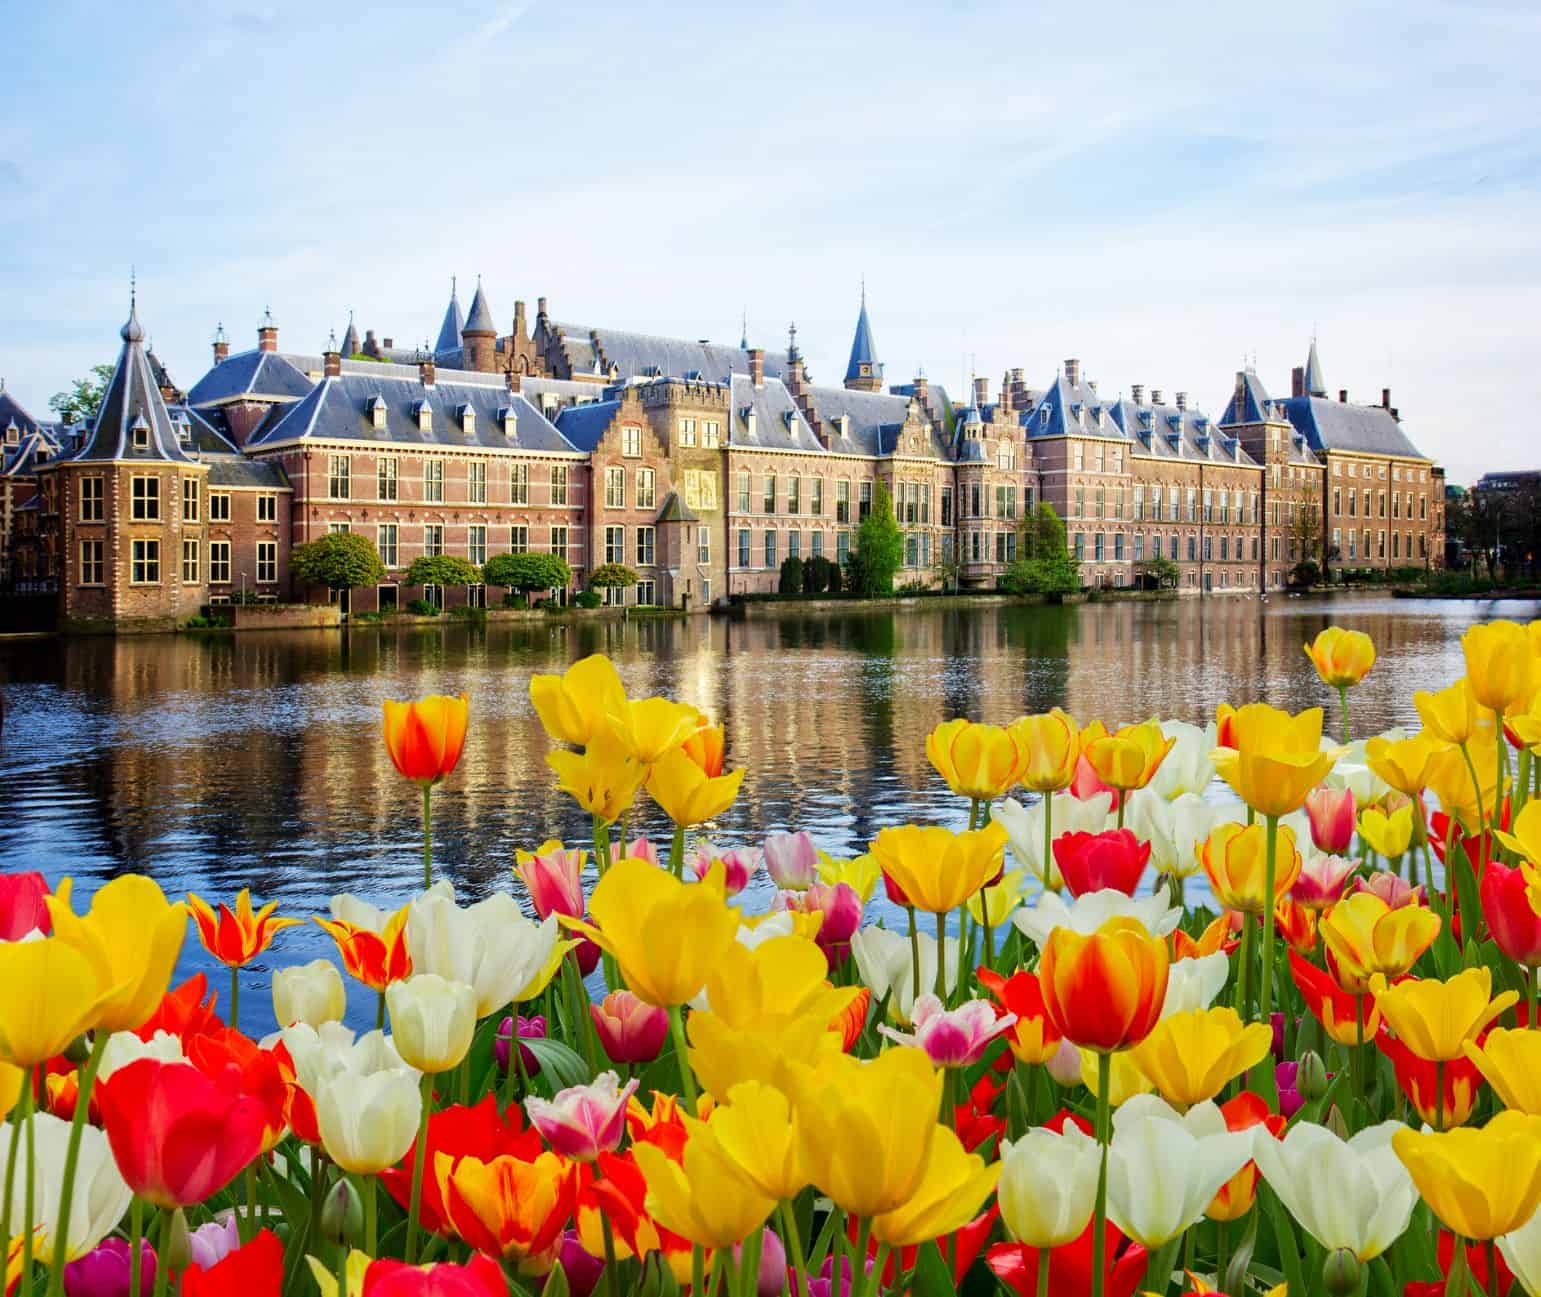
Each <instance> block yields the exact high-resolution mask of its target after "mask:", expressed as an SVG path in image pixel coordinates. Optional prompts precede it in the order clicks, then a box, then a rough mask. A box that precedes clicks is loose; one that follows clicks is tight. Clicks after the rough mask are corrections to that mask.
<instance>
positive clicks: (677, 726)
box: [607, 698, 701, 765]
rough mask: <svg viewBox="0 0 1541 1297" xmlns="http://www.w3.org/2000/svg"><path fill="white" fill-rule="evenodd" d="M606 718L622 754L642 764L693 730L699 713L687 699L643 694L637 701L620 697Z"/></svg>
mask: <svg viewBox="0 0 1541 1297" xmlns="http://www.w3.org/2000/svg"><path fill="white" fill-rule="evenodd" d="M607 719H608V721H609V725H610V735H611V737H612V738H613V739H614V740H615V742H617V743H619V744H620V745H621V747H622V748H623V749H624V750H625V752H626V754H627V755H628V756H633V757H636V759H637V760H638V761H640V762H642V764H643V765H652V764H653V762H655V761H657V760H658V758H659V757H661V756H663V754H664V753H665V752H672V751H673V750H674V749H675V748H677V747H679V746H681V745H682V744H683V743H684V742H685V740H686V739H688V738H689V737H690V736H691V735H692V734H694V733H695V732H696V729H697V727H698V726H699V725H700V723H701V713H700V712H698V711H697V710H696V709H695V708H694V707H692V706H691V705H690V704H689V703H677V702H675V701H674V700H673V699H670V698H643V699H640V700H639V701H637V702H628V701H627V700H626V699H624V698H622V699H621V701H620V703H619V705H618V706H617V707H616V709H615V710H614V711H612V712H611V713H610V714H609V716H608V718H607Z"/></svg>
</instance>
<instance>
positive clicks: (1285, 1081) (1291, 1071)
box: [1273, 1063, 1306, 1120]
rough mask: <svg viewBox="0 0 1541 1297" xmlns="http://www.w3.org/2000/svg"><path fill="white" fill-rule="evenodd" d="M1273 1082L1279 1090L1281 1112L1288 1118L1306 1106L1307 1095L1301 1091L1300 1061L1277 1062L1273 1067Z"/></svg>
mask: <svg viewBox="0 0 1541 1297" xmlns="http://www.w3.org/2000/svg"><path fill="white" fill-rule="evenodd" d="M1273 1084H1274V1089H1275V1090H1277V1091H1278V1092H1279V1113H1280V1115H1281V1116H1283V1117H1284V1118H1285V1119H1286V1120H1288V1119H1289V1118H1291V1117H1293V1116H1294V1115H1295V1114H1296V1113H1297V1112H1299V1111H1300V1110H1301V1109H1302V1108H1303V1107H1305V1104H1306V1099H1305V1096H1304V1095H1303V1094H1301V1093H1300V1064H1299V1063H1279V1064H1277V1065H1276V1066H1275V1067H1274V1069H1273Z"/></svg>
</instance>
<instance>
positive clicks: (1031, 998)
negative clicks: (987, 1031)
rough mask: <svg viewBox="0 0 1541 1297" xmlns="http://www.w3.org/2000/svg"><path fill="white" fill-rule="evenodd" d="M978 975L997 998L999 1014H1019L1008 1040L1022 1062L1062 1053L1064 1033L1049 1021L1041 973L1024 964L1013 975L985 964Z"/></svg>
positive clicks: (1048, 1058)
mask: <svg viewBox="0 0 1541 1297" xmlns="http://www.w3.org/2000/svg"><path fill="white" fill-rule="evenodd" d="M975 976H976V977H978V979H979V984H980V985H981V986H982V987H984V988H985V990H987V991H989V992H990V994H991V995H992V996H993V997H994V998H995V1003H996V1006H997V1007H996V1010H995V1012H996V1015H997V1016H1001V1015H1004V1014H1007V1013H1014V1014H1015V1015H1016V1018H1017V1021H1016V1023H1015V1025H1014V1026H1013V1027H1012V1029H1011V1034H1010V1035H1008V1036H1007V1037H1006V1043H1007V1044H1008V1045H1010V1046H1011V1052H1012V1053H1013V1054H1015V1055H1016V1057H1017V1061H1018V1062H1021V1063H1028V1064H1032V1063H1047V1062H1048V1061H1049V1060H1050V1059H1051V1058H1053V1057H1054V1055H1055V1054H1057V1053H1059V1042H1060V1034H1059V1032H1058V1031H1057V1030H1056V1029H1055V1026H1054V1024H1053V1023H1052V1022H1050V1021H1049V1015H1048V1012H1047V1011H1046V1009H1045V1007H1044V998H1043V987H1042V984H1041V983H1040V982H1039V980H1038V974H1037V973H1033V972H1029V971H1028V970H1027V969H1025V968H1024V969H1021V970H1020V971H1018V972H1015V973H1013V974H1012V975H1011V976H1010V977H1002V976H1001V975H1000V974H999V973H997V972H996V971H995V970H994V969H993V968H984V967H981V968H980V969H979V970H978V971H977V972H976V974H975Z"/></svg>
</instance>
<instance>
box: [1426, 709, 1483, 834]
mask: <svg viewBox="0 0 1541 1297" xmlns="http://www.w3.org/2000/svg"><path fill="white" fill-rule="evenodd" d="M1468 762H1470V764H1469V765H1468V764H1467V763H1468ZM1474 770H1475V771H1476V775H1477V782H1476V783H1475V784H1473V783H1472V772H1473V771H1474ZM1498 781H1499V770H1498V742H1497V736H1496V732H1495V731H1494V730H1493V728H1492V727H1491V726H1484V727H1483V728H1480V729H1478V730H1477V731H1475V732H1474V733H1473V734H1472V736H1471V738H1470V739H1468V740H1467V742H1466V746H1465V748H1464V749H1463V748H1445V749H1444V750H1443V751H1442V752H1436V753H1435V754H1434V755H1433V756H1432V757H1430V758H1429V767H1428V784H1429V791H1430V792H1431V793H1433V794H1434V795H1435V797H1437V798H1438V799H1439V804H1440V808H1441V809H1442V810H1443V811H1444V812H1445V814H1447V815H1453V816H1455V817H1456V818H1457V819H1458V820H1460V822H1461V824H1462V826H1463V827H1464V828H1465V829H1466V830H1467V831H1468V832H1470V833H1475V832H1476V831H1477V829H1478V827H1479V821H1481V820H1484V819H1486V818H1487V817H1489V816H1490V815H1491V814H1492V810H1493V807H1494V806H1495V805H1497V798H1498Z"/></svg>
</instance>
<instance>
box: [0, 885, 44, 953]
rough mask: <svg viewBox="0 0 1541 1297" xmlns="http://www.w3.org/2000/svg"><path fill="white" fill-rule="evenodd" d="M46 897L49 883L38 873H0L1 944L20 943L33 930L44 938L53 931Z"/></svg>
mask: <svg viewBox="0 0 1541 1297" xmlns="http://www.w3.org/2000/svg"><path fill="white" fill-rule="evenodd" d="M47 895H48V883H47V882H46V881H45V880H44V878H43V875H42V874H40V873H38V872H37V871H36V870H28V871H26V872H25V873H16V874H0V941H18V940H20V939H21V938H22V937H25V936H26V935H27V933H29V932H31V931H32V930H33V929H34V928H36V929H37V930H38V931H39V932H41V933H42V934H43V935H44V936H45V937H46V936H47V935H48V934H49V933H50V932H52V931H53V920H52V919H51V918H50V917H49V915H48V905H47V903H46V902H45V901H44V899H43V898H44V897H45V896H47Z"/></svg>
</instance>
